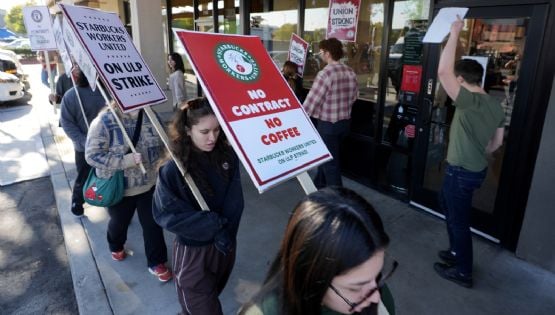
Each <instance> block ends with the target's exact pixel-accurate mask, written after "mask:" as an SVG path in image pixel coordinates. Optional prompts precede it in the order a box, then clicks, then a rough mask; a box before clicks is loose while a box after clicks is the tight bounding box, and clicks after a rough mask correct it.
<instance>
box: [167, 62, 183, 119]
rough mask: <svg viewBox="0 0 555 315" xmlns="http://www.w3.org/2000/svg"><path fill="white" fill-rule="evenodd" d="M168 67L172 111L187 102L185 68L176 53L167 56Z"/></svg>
mask: <svg viewBox="0 0 555 315" xmlns="http://www.w3.org/2000/svg"><path fill="white" fill-rule="evenodd" d="M168 66H169V67H170V71H171V74H170V77H169V78H168V87H169V89H170V90H171V91H172V106H173V109H174V111H175V110H176V109H177V108H179V107H181V106H182V105H184V104H185V101H186V100H187V90H186V89H185V66H184V65H183V59H182V58H181V55H179V54H178V53H171V54H169V55H168Z"/></svg>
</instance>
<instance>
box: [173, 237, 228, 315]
mask: <svg viewBox="0 0 555 315" xmlns="http://www.w3.org/2000/svg"><path fill="white" fill-rule="evenodd" d="M235 250H236V248H235V245H234V248H233V250H232V251H231V253H229V254H228V255H227V256H226V255H223V254H222V253H220V252H219V251H218V250H217V249H216V247H215V246H214V245H213V244H210V245H206V246H200V247H193V246H185V245H183V244H181V243H179V242H178V241H177V239H176V240H175V241H174V243H173V270H174V276H175V288H176V290H177V296H178V298H179V303H180V304H181V308H182V313H183V314H185V315H218V314H223V313H222V306H221V304H220V301H219V300H218V296H219V295H220V293H222V291H223V289H224V287H225V285H226V283H227V280H228V279H229V275H230V274H231V270H232V269H233V264H234V263H235Z"/></svg>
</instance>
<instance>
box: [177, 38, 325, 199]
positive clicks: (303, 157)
mask: <svg viewBox="0 0 555 315" xmlns="http://www.w3.org/2000/svg"><path fill="white" fill-rule="evenodd" d="M174 31H175V34H176V37H177V38H178V39H179V40H180V41H181V43H182V44H183V46H184V48H185V51H186V54H187V57H188V58H189V60H190V61H191V64H192V66H193V69H194V70H195V73H196V74H197V78H198V79H199V81H200V83H201V85H202V87H203V90H204V92H205V95H206V96H207V98H208V99H209V101H210V103H211V105H212V108H213V109H214V111H215V113H216V116H217V117H218V120H219V121H220V126H221V127H222V130H223V131H224V132H225V133H226V135H227V138H228V140H229V142H230V143H231V144H232V146H233V147H234V149H235V151H236V152H237V154H238V155H239V158H240V159H241V161H242V162H243V165H244V166H245V168H246V170H247V172H248V173H249V175H250V177H251V179H252V181H253V182H254V184H255V186H256V187H257V188H258V190H259V191H260V192H262V191H264V190H266V189H268V188H270V187H271V186H274V185H277V184H278V183H280V182H282V181H285V180H287V179H289V178H291V177H294V176H297V175H298V174H301V173H303V172H305V171H306V170H308V169H309V168H312V167H314V166H317V165H318V164H321V163H324V162H326V161H327V160H329V159H331V155H330V153H329V152H328V150H327V148H326V146H325V145H324V143H323V141H322V139H321V138H320V136H319V134H318V132H317V131H316V130H315V128H314V126H313V125H312V124H311V122H310V120H309V118H308V116H307V114H306V112H305V111H304V109H303V108H302V106H301V104H300V103H299V102H298V100H297V98H296V97H295V95H294V94H293V92H292V91H291V89H290V88H289V86H288V84H287V82H286V81H285V79H284V78H283V76H282V74H281V73H280V72H279V71H278V69H277V68H276V67H275V65H274V63H273V62H272V59H270V57H269V55H268V53H267V52H266V50H265V49H264V46H263V45H262V43H261V42H260V38H259V37H256V36H240V35H226V34H213V33H198V32H191V31H184V30H177V29H174Z"/></svg>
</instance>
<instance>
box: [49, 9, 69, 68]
mask: <svg viewBox="0 0 555 315" xmlns="http://www.w3.org/2000/svg"><path fill="white" fill-rule="evenodd" d="M52 32H53V33H54V39H55V40H56V46H58V54H59V55H60V58H61V59H62V62H63V64H64V69H65V71H66V73H69V72H70V71H71V68H72V67H73V62H72V61H71V57H70V56H69V52H68V51H67V48H66V44H65V42H64V35H63V32H62V20H61V17H60V16H56V18H55V19H54V24H52Z"/></svg>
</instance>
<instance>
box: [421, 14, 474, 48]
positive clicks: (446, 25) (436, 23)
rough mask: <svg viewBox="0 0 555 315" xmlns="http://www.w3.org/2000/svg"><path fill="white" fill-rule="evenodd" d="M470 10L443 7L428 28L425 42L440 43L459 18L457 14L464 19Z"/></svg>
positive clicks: (423, 40)
mask: <svg viewBox="0 0 555 315" xmlns="http://www.w3.org/2000/svg"><path fill="white" fill-rule="evenodd" d="M466 12H468V8H442V9H440V10H439V12H438V13H437V15H436V16H435V17H434V20H433V21H432V25H430V27H429V28H428V31H427V32H426V35H425V36H424V39H422V42H423V43H436V44H439V43H441V42H442V41H443V39H444V38H445V36H447V34H449V31H450V30H451V24H453V22H455V21H456V20H457V15H458V16H459V17H460V18H461V19H462V18H464V16H465V15H466Z"/></svg>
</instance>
